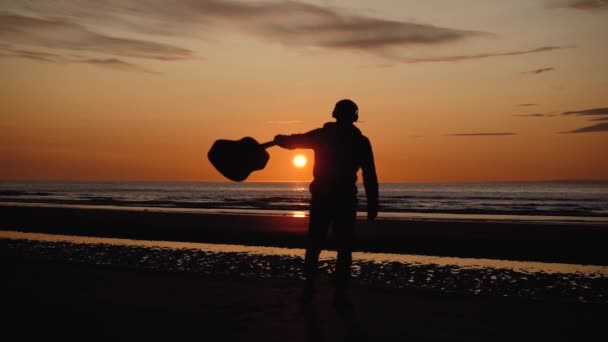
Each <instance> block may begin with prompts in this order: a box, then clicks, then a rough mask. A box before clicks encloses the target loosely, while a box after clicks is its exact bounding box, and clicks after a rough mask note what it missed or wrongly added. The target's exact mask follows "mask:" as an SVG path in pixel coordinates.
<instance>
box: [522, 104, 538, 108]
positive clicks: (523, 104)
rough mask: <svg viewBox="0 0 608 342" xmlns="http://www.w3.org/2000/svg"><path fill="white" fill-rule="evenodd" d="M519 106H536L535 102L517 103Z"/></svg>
mask: <svg viewBox="0 0 608 342" xmlns="http://www.w3.org/2000/svg"><path fill="white" fill-rule="evenodd" d="M518 106H520V107H530V106H538V104H536V103H520V104H518Z"/></svg>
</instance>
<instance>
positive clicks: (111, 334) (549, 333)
mask: <svg viewBox="0 0 608 342" xmlns="http://www.w3.org/2000/svg"><path fill="white" fill-rule="evenodd" d="M299 286H300V283H299V282H297V281H289V280H276V279H266V280H251V279H250V280H240V281H234V280H226V279H224V280H222V279H210V278H207V277H203V276H200V275H197V274H189V273H167V272H148V271H138V270H132V269H127V268H115V267H100V266H88V265H78V264H69V263H51V262H40V261H38V262H33V261H28V260H16V259H14V258H12V259H8V260H7V259H6V258H3V280H2V291H1V293H2V303H3V305H2V311H3V312H4V319H3V326H4V327H3V335H4V336H10V335H8V334H9V333H15V334H16V335H13V336H16V338H18V339H19V340H26V339H29V338H34V337H43V338H45V339H47V340H51V339H55V338H60V339H61V340H65V339H79V340H86V341H90V340H104V341H107V340H111V339H112V340H113V339H121V340H122V339H130V338H136V339H137V340H140V341H141V340H150V339H152V340H167V339H169V340H183V339H186V338H188V339H195V340H202V341H336V340H347V341H348V340H354V341H381V340H386V341H389V340H390V341H393V340H399V341H591V340H596V339H597V338H600V337H601V336H604V334H605V327H604V323H605V317H607V316H606V314H607V313H608V307H607V306H606V305H601V304H580V303H572V302H560V301H538V300H530V299H523V298H500V297H492V296H469V295H454V294H445V293H438V292H433V291H413V290H404V289H388V288H374V287H364V286H355V287H353V288H352V289H351V291H350V296H351V298H352V301H353V303H354V306H355V309H354V311H353V313H352V314H346V315H340V314H338V313H336V312H335V311H334V310H333V309H332V307H331V296H332V288H331V284H328V283H321V286H320V291H319V296H318V298H317V302H316V305H315V306H313V307H310V308H303V307H301V306H300V305H299V304H298V300H297V299H298V294H299ZM593 336H597V338H593Z"/></svg>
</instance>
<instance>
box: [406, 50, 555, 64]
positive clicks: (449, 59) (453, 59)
mask: <svg viewBox="0 0 608 342" xmlns="http://www.w3.org/2000/svg"><path fill="white" fill-rule="evenodd" d="M564 48H566V47H563V46H543V47H539V48H535V49H530V50H520V51H508V52H498V53H481V54H473V55H460V56H443V57H432V58H404V59H402V62H404V63H426V62H458V61H464V60H470V59H482V58H488V57H504V56H518V55H527V54H532V53H539V52H547V51H553V50H559V49H564Z"/></svg>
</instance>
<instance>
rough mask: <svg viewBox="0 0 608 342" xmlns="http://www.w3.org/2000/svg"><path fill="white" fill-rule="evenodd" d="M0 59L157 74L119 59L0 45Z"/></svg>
mask: <svg viewBox="0 0 608 342" xmlns="http://www.w3.org/2000/svg"><path fill="white" fill-rule="evenodd" d="M0 58H26V59H32V60H36V61H42V62H50V63H65V64H70V63H80V64H90V65H95V66H100V67H104V68H112V69H117V70H122V71H138V72H145V73H155V72H153V71H150V70H148V69H146V68H144V67H141V66H139V65H136V64H133V63H129V62H125V61H123V60H121V59H118V58H87V57H82V56H79V57H77V56H63V55H59V54H54V53H50V52H40V51H30V50H23V49H15V48H12V47H10V46H6V45H0Z"/></svg>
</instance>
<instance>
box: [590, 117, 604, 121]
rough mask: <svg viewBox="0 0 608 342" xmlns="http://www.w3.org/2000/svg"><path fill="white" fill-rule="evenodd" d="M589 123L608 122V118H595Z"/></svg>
mask: <svg viewBox="0 0 608 342" xmlns="http://www.w3.org/2000/svg"><path fill="white" fill-rule="evenodd" d="M589 121H608V116H605V117H603V118H595V119H591V120H589Z"/></svg>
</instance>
